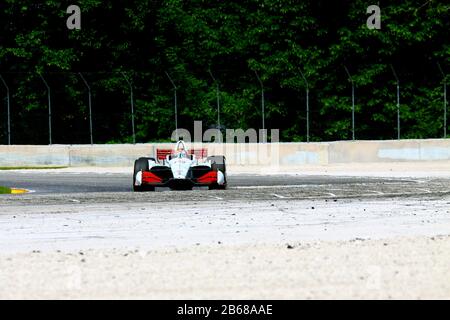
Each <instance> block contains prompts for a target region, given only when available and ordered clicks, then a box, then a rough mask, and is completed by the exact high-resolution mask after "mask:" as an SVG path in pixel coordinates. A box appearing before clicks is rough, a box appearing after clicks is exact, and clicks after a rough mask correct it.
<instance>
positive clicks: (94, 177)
mask: <svg viewBox="0 0 450 320" xmlns="http://www.w3.org/2000/svg"><path fill="white" fill-rule="evenodd" d="M228 182H229V189H231V190H233V189H236V188H238V189H239V188H251V187H255V188H264V187H278V186H280V187H288V186H290V187H298V186H311V187H312V186H330V185H336V186H344V187H345V186H350V185H361V184H365V185H372V186H379V185H388V184H398V183H403V184H405V183H406V184H408V183H409V184H411V183H412V184H414V183H415V181H414V180H411V179H386V178H365V177H339V176H334V177H333V176H310V175H301V174H299V175H283V174H279V175H267V176H264V175H257V174H233V175H229V177H228ZM131 184H132V177H131V174H125V173H61V172H57V171H55V172H27V171H4V172H0V186H7V187H15V188H25V189H28V190H31V191H33V192H34V193H38V194H48V193H52V194H66V193H89V192H130V191H131ZM157 191H167V189H166V188H160V189H158V190H157Z"/></svg>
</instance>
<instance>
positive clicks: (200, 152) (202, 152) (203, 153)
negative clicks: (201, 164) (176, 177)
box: [156, 148, 208, 160]
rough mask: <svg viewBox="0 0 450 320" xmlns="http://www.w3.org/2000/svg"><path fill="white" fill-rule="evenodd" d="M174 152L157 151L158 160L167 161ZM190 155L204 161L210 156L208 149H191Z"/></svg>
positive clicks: (168, 150) (167, 150)
mask: <svg viewBox="0 0 450 320" xmlns="http://www.w3.org/2000/svg"><path fill="white" fill-rule="evenodd" d="M174 152H175V151H174V150H172V149H156V159H157V160H165V159H166V157H167V156H168V155H171V154H173V153H174ZM188 154H190V155H195V157H196V158H197V159H203V158H206V157H207V156H208V149H207V148H200V149H191V150H189V151H188Z"/></svg>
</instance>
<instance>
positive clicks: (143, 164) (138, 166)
mask: <svg viewBox="0 0 450 320" xmlns="http://www.w3.org/2000/svg"><path fill="white" fill-rule="evenodd" d="M149 160H153V161H155V159H154V158H139V159H137V160H136V161H135V162H134V170H133V191H134V192H141V191H154V190H155V187H151V186H142V185H141V186H137V185H136V174H137V173H138V172H139V171H149V166H148V161H149Z"/></svg>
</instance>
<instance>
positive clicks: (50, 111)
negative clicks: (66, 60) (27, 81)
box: [38, 73, 52, 144]
mask: <svg viewBox="0 0 450 320" xmlns="http://www.w3.org/2000/svg"><path fill="white" fill-rule="evenodd" d="M38 74H39V77H41V79H42V81H43V82H44V84H45V86H46V87H47V99H48V141H49V144H52V102H51V91H50V86H49V85H48V83H47V81H45V79H44V77H43V76H42V74H40V73H38Z"/></svg>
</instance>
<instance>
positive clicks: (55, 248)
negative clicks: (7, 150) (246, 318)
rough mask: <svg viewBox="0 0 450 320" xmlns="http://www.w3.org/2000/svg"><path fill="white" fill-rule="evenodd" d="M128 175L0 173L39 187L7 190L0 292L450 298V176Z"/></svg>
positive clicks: (10, 181) (0, 228)
mask: <svg viewBox="0 0 450 320" xmlns="http://www.w3.org/2000/svg"><path fill="white" fill-rule="evenodd" d="M127 170H128V169H121V170H112V172H108V170H107V169H104V171H102V170H97V171H96V170H95V169H89V170H88V169H84V170H80V169H76V170H70V169H62V170H46V171H39V170H33V171H27V170H21V171H8V172H0V185H7V186H12V187H25V188H29V189H30V190H32V191H33V192H31V193H28V194H25V195H2V196H0V207H1V210H0V284H1V286H0V298H3V299H14V298H25V299H27V298H38V299H47V298H51V299H53V298H56V299H58V298H63V299H64V298H93V299H96V298H124V299H127V298H138V299H141V298H144V299H154V298H155V299H156V298H158V299H159V298H162V299H172V298H177V299H196V298H199V299H209V298H211V299H285V298H286V299H316V298H331V299H339V298H349V299H354V298H362V299H371V298H380V299H403V298H406V299H428V298H437V299H449V298H450V276H449V275H450V179H449V178H450V177H449V173H448V172H446V171H440V172H441V174H439V171H434V172H431V171H427V170H422V171H420V172H419V171H416V172H408V174H402V171H401V170H399V171H398V172H392V171H386V172H384V173H380V172H378V171H377V172H376V173H374V172H373V170H372V174H370V170H366V171H365V172H367V174H366V175H364V174H363V173H364V172H357V173H355V172H345V171H344V170H342V172H337V171H334V172H322V173H321V172H320V171H311V172H309V173H276V174H275V173H273V174H270V175H261V174H259V173H235V174H230V180H229V182H230V188H229V189H228V190H218V191H212V190H211V191H209V190H194V191H167V190H158V192H152V193H133V192H130V185H129V183H130V180H131V177H130V175H129V174H128V171H127ZM377 170H378V169H377ZM413 171H414V170H413ZM427 172H428V173H431V174H427ZM346 173H347V174H346ZM403 173H404V172H403Z"/></svg>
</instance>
